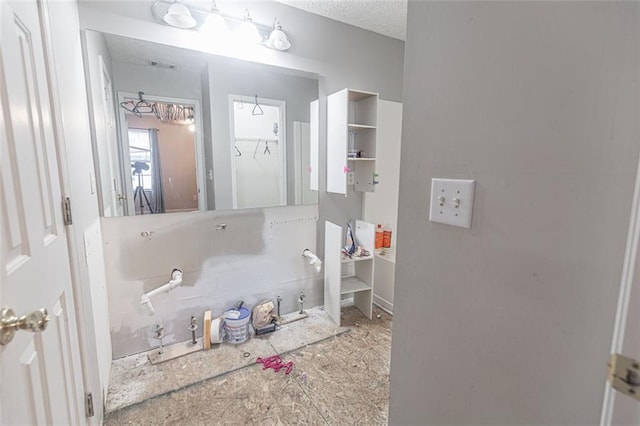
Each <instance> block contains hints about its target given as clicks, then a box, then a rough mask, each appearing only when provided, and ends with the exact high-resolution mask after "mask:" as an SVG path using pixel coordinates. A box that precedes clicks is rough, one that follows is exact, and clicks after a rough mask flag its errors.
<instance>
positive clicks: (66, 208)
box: [62, 197, 73, 225]
mask: <svg viewBox="0 0 640 426" xmlns="http://www.w3.org/2000/svg"><path fill="white" fill-rule="evenodd" d="M62 213H63V216H64V224H65V225H71V224H72V223H73V217H72V216H71V199H70V198H69V197H65V198H64V200H63V201H62Z"/></svg>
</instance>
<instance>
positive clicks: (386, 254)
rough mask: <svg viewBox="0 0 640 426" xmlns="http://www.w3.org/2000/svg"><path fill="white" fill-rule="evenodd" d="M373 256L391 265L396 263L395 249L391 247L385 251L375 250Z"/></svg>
mask: <svg viewBox="0 0 640 426" xmlns="http://www.w3.org/2000/svg"><path fill="white" fill-rule="evenodd" d="M374 254H375V256H376V257H377V258H380V259H384V260H387V261H389V262H391V263H396V248H395V247H391V248H387V249H378V250H375V253H374Z"/></svg>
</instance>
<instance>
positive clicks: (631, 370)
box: [608, 354, 640, 401]
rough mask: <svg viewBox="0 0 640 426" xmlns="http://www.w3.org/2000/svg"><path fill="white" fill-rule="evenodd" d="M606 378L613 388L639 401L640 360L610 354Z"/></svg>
mask: <svg viewBox="0 0 640 426" xmlns="http://www.w3.org/2000/svg"><path fill="white" fill-rule="evenodd" d="M608 379H609V383H610V384H611V386H612V387H613V388H614V389H615V390H617V391H618V392H621V393H623V394H625V395H628V396H630V397H631V398H635V399H637V400H639V401H640V362H638V361H636V360H635V359H632V358H628V357H625V356H622V355H619V354H611V358H610V359H609V374H608Z"/></svg>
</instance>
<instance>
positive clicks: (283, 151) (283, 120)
mask: <svg viewBox="0 0 640 426" xmlns="http://www.w3.org/2000/svg"><path fill="white" fill-rule="evenodd" d="M235 101H238V102H244V103H245V104H248V105H249V106H251V105H253V104H254V103H255V100H254V98H253V97H251V96H244V95H234V94H231V93H230V94H229V143H230V145H229V151H230V153H231V156H230V157H229V158H230V161H231V199H232V201H233V205H232V207H233V209H237V208H238V192H237V191H238V182H237V178H236V158H235V157H236V153H235V150H234V149H233V147H234V146H235V143H236V132H235V115H234V112H233V103H234V102H235ZM260 102H261V103H262V105H267V106H274V107H277V108H278V118H279V123H278V151H279V153H280V164H281V167H280V171H281V174H280V204H278V205H277V206H286V205H287V172H288V169H287V102H286V101H283V100H280V99H268V98H260ZM277 206H262V207H277ZM249 208H252V207H249Z"/></svg>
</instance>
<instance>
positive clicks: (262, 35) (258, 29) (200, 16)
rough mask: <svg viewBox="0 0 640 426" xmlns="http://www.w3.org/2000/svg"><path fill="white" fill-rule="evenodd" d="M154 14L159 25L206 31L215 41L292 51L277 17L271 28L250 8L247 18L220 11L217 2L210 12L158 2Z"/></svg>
mask: <svg viewBox="0 0 640 426" xmlns="http://www.w3.org/2000/svg"><path fill="white" fill-rule="evenodd" d="M151 14H152V15H153V18H154V19H155V21H156V22H158V23H159V24H163V25H168V26H170V27H175V28H180V29H185V30H196V31H202V32H203V33H204V34H206V35H207V37H210V38H212V40H219V41H221V42H223V43H227V44H228V43H231V45H233V44H235V43H234V42H239V43H240V44H244V45H252V44H253V45H256V44H260V45H262V46H264V47H267V48H269V49H273V50H279V51H284V50H288V49H289V48H291V41H290V40H289V37H288V36H287V33H285V32H284V31H283V29H282V25H281V24H280V21H279V20H278V19H277V18H276V19H275V23H274V24H273V25H272V26H271V25H264V24H260V23H256V22H254V21H253V19H252V18H251V15H250V14H249V11H248V10H246V9H245V15H244V17H243V18H240V17H236V16H232V15H227V14H224V13H222V12H220V10H219V9H218V7H217V6H216V3H215V0H212V2H211V8H210V10H208V11H205V10H202V9H199V8H196V7H192V6H188V5H187V4H185V3H184V0H155V1H154V2H153V3H152V5H151ZM234 38H235V40H234Z"/></svg>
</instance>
